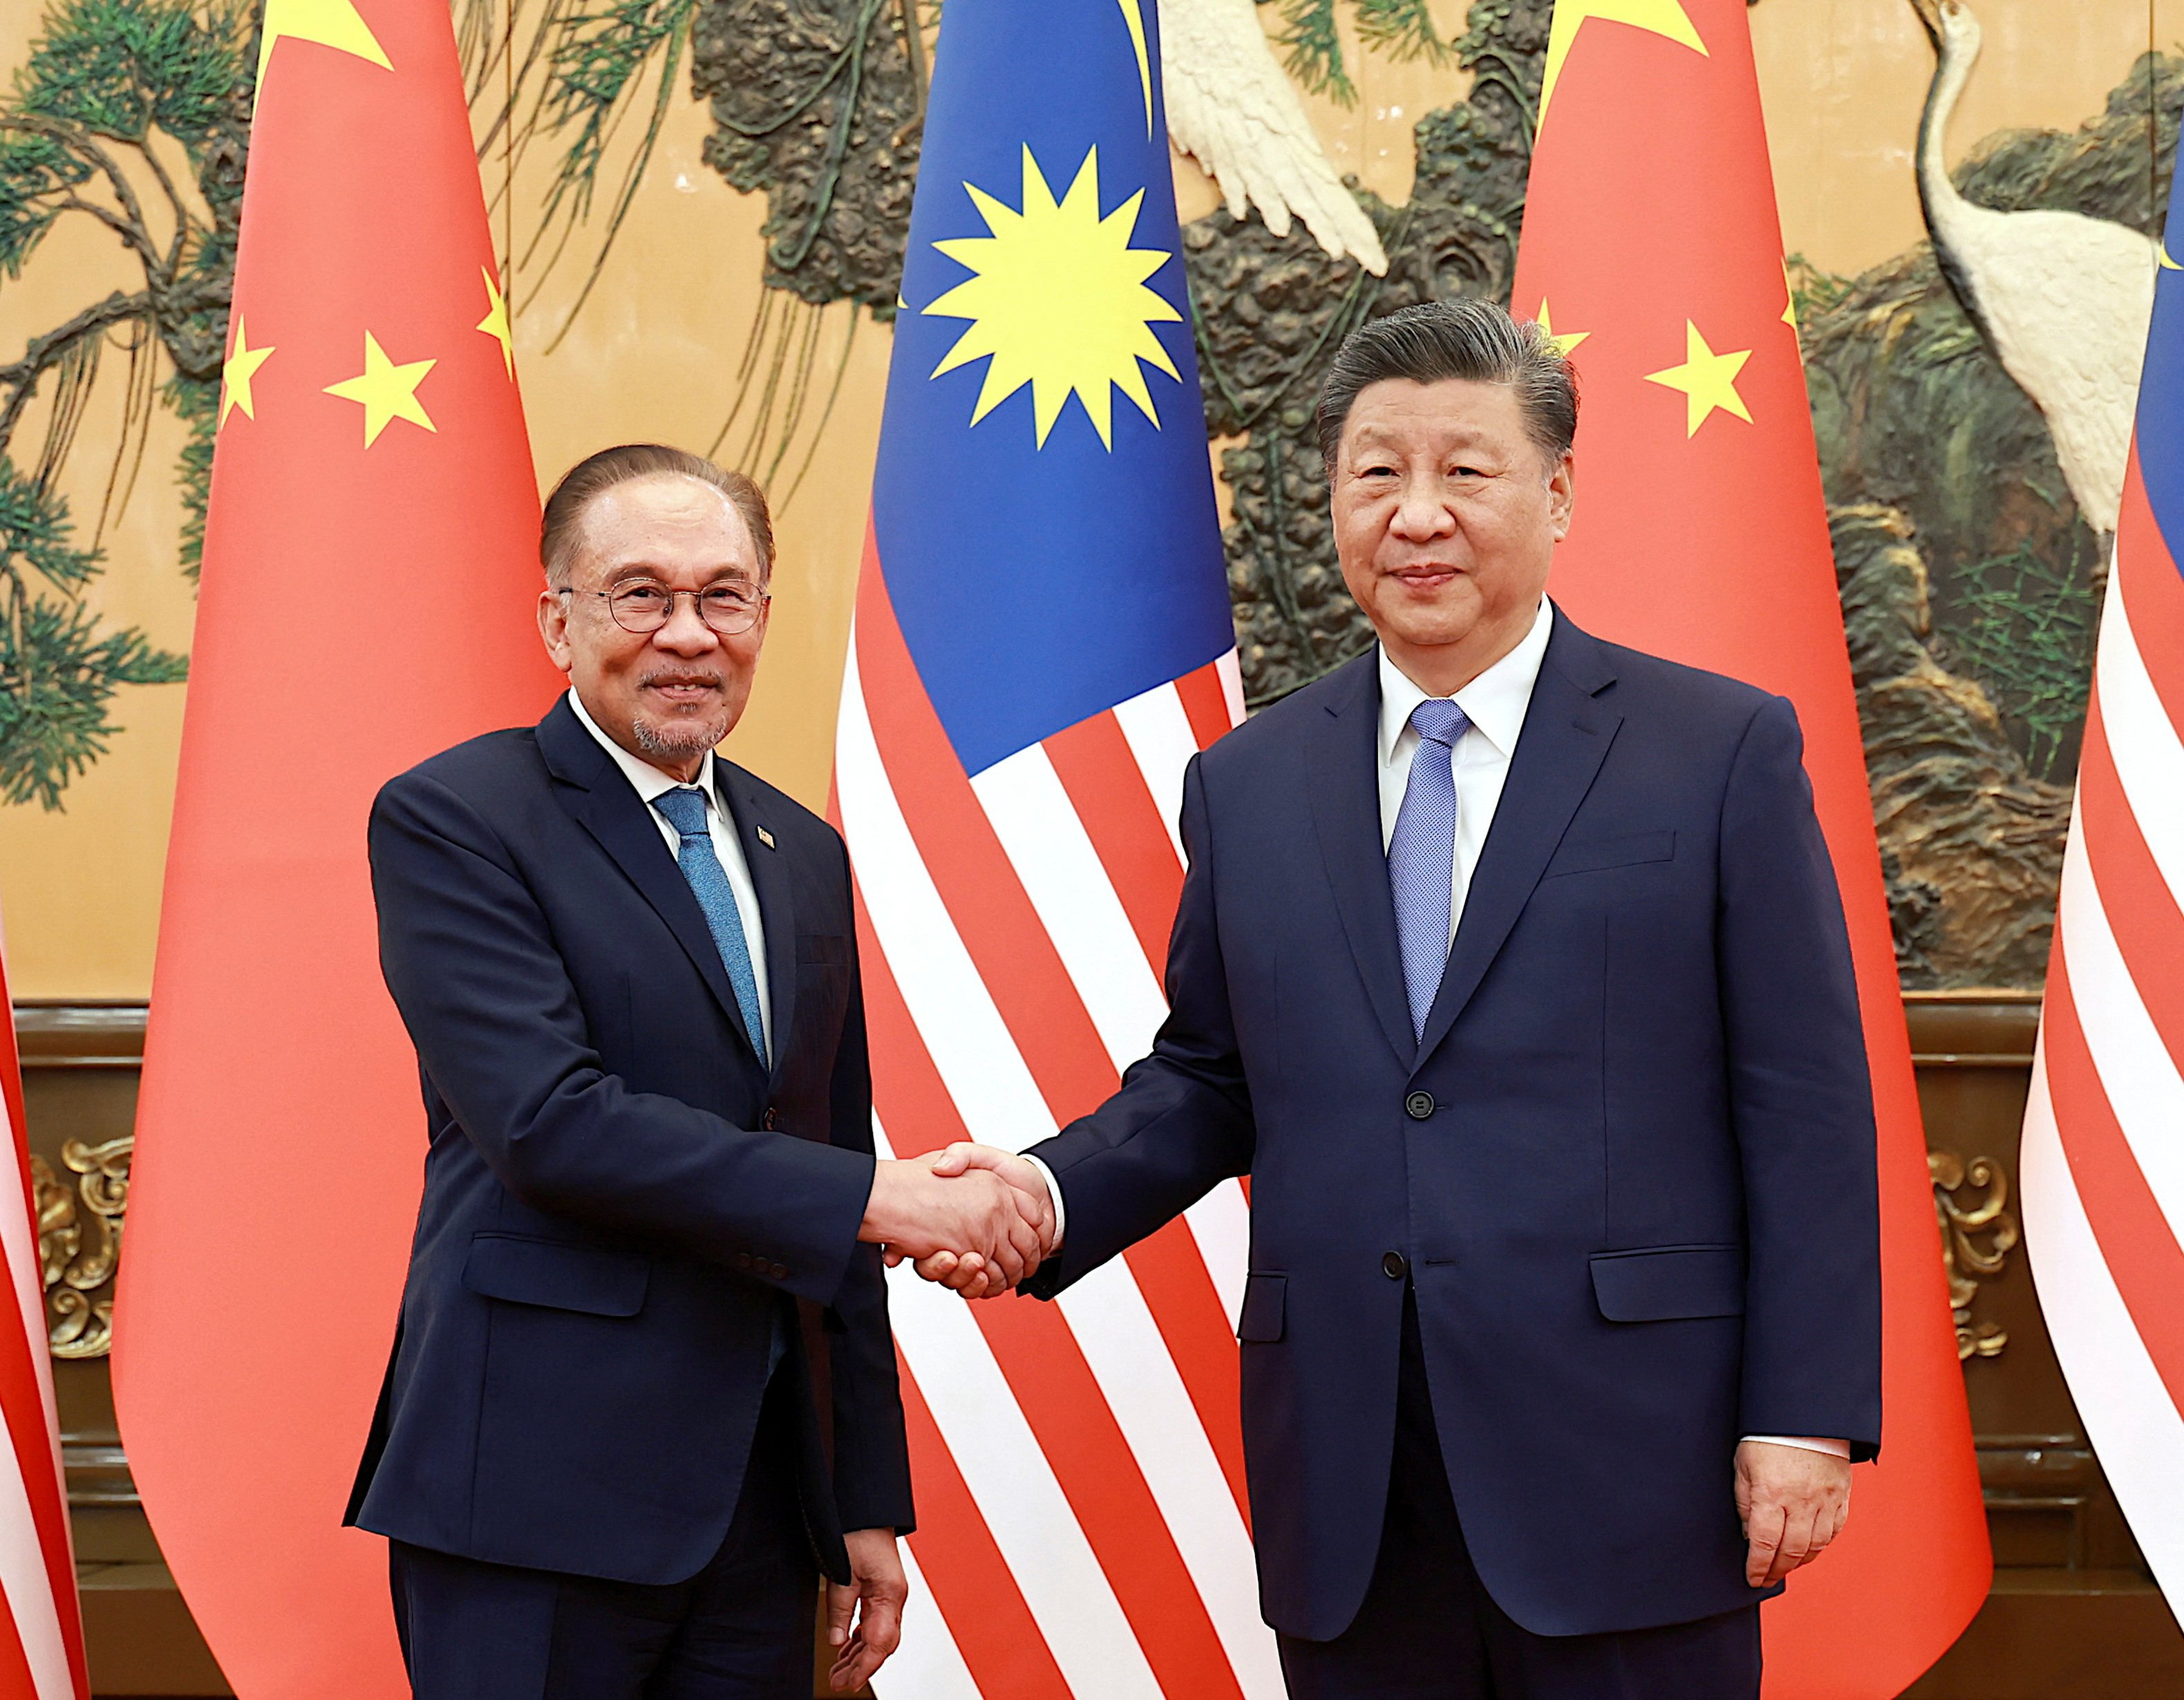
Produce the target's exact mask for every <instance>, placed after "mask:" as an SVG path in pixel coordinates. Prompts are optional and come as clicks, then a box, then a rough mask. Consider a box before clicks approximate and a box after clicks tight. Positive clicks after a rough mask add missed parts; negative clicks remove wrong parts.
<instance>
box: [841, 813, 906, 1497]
mask: <svg viewBox="0 0 2184 1700" xmlns="http://www.w3.org/2000/svg"><path fill="white" fill-rule="evenodd" d="M842 883H843V895H842V907H843V913H844V915H853V914H854V913H855V909H854V906H853V902H854V900H853V899H852V897H851V895H850V889H849V862H848V857H847V854H846V853H844V858H843V879H842ZM831 1098H832V1102H831V1106H830V1110H831V1114H832V1117H833V1142H834V1144H835V1145H837V1146H838V1147H840V1148H841V1149H842V1150H844V1151H857V1152H861V1153H862V1154H864V1155H865V1156H866V1157H870V1156H872V1067H871V1062H870V1059H869V1056H868V1054H867V1051H866V1039H865V998H864V975H863V973H862V970H861V968H860V967H859V966H858V962H857V954H856V940H855V938H854V937H852V938H851V939H850V1003H849V1012H848V1014H847V1015H846V1016H845V1017H844V1019H843V1023H842V1037H841V1040H840V1043H839V1044H838V1045H837V1046H836V1048H835V1051H834V1078H833V1085H832V1088H831ZM834 1314H835V1316H836V1317H837V1318H838V1319H839V1323H840V1326H839V1328H838V1329H836V1330H834V1331H833V1332H832V1333H831V1334H830V1335H829V1340H828V1346H829V1358H830V1362H831V1363H832V1366H833V1374H832V1385H833V1399H834V1501H835V1504H836V1506H837V1508H838V1509H839V1511H840V1513H841V1519H842V1527H843V1529H844V1530H859V1529H892V1530H894V1531H895V1533H897V1534H898V1535H907V1534H909V1533H910V1532H911V1529H912V1528H913V1527H914V1526H915V1524H916V1522H917V1515H916V1513H915V1512H914V1511H913V1509H912V1508H911V1493H910V1443H909V1441H908V1440H907V1438H906V1437H905V1434H904V1430H903V1420H902V1389H901V1387H900V1384H899V1383H898V1381H897V1380H896V1374H895V1356H894V1331H893V1329H892V1328H891V1327H890V1326H889V1321H888V1294H887V1272H886V1267H885V1265H884V1264H883V1262H882V1261H881V1257H880V1248H879V1247H878V1246H858V1247H857V1248H856V1250H855V1251H853V1252H852V1253H851V1254H850V1267H849V1268H848V1271H847V1272H846V1273H845V1274H844V1276H843V1278H842V1286H841V1290H840V1292H839V1294H838V1296H836V1298H835V1301H834Z"/></svg>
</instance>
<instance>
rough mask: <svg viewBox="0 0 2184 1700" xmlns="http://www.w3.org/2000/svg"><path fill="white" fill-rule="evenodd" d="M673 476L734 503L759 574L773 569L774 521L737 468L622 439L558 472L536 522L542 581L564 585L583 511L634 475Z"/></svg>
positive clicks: (685, 451) (760, 494) (660, 445)
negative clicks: (755, 551)
mask: <svg viewBox="0 0 2184 1700" xmlns="http://www.w3.org/2000/svg"><path fill="white" fill-rule="evenodd" d="M662 475H672V476H674V477H680V478H693V479H695V480H696V481H697V482H699V483H700V484H705V485H709V486H710V487H711V488H714V489H716V490H718V491H719V492H720V493H721V494H722V495H723V496H726V497H727V499H728V500H729V501H730V502H732V503H733V504H734V505H735V510H736V511H737V512H738V513H739V514H741V515H742V516H743V517H744V524H745V525H747V526H749V527H750V534H751V542H752V543H755V544H756V545H757V548H758V561H759V576H760V578H761V579H765V578H769V577H772V573H773V519H772V516H771V515H770V514H769V513H768V512H767V511H766V492H765V491H763V490H761V489H760V488H759V487H758V486H757V485H756V484H755V483H753V482H751V481H750V480H749V478H746V477H744V475H743V474H742V473H740V472H731V471H728V470H727V468H726V467H722V466H716V465H714V464H713V463H712V462H711V461H710V460H707V459H706V458H705V456H704V455H702V454H692V453H691V452H690V451H689V450H688V449H670V448H668V447H667V446H666V444H665V443H622V444H621V445H620V446H619V447H617V448H614V449H601V450H599V453H598V454H592V455H588V456H586V457H585V458H584V459H583V460H579V461H578V462H577V464H576V465H573V466H571V468H570V469H569V470H568V471H565V472H564V473H563V474H562V475H561V482H560V483H558V484H556V485H555V486H554V493H553V494H552V495H550V496H549V497H548V498H547V499H546V512H545V514H544V516H543V518H542V519H541V520H540V521H539V526H538V564H539V565H540V566H543V567H544V568H545V569H546V582H548V583H549V584H553V585H565V584H566V583H567V582H569V572H570V569H571V567H572V566H575V564H576V559H577V543H579V542H580V541H581V539H582V530H583V521H584V510H586V509H587V508H588V507H589V506H591V504H592V503H593V501H594V500H595V499H597V498H599V497H600V496H603V495H604V494H605V493H607V492H608V491H610V490H611V489H613V488H615V487H616V485H617V484H627V483H628V482H631V481H632V479H636V478H656V477H661V476H662Z"/></svg>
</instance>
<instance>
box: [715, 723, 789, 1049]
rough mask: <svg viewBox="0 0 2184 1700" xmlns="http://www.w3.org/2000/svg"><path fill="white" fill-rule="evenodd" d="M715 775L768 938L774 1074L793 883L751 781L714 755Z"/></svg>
mask: <svg viewBox="0 0 2184 1700" xmlns="http://www.w3.org/2000/svg"><path fill="white" fill-rule="evenodd" d="M713 772H714V775H715V783H717V784H718V785H719V787H720V789H721V794H722V796H723V797H724V798H725V799H726V800H727V805H728V813H729V815H730V817H732V818H733V820H734V822H735V823H736V841H737V842H738V844H741V845H742V846H743V849H744V865H745V866H746V867H749V869H750V872H751V883H752V884H753V885H754V886H755V887H756V888H757V890H758V916H759V924H760V928H762V930H763V931H764V932H765V934H766V1001H767V1003H768V1005H769V1006H771V1008H770V1011H769V1012H770V1013H771V1014H772V1017H773V1069H774V1071H775V1072H776V1073H779V1071H780V1068H781V1059H782V1058H783V1057H784V1056H787V1055H788V1037H789V1034H790V1031H791V1023H794V1020H795V1019H796V897H795V892H794V882H793V881H792V880H791V879H790V878H789V870H788V863H787V862H786V861H784V860H783V857H782V855H781V852H780V850H778V849H777V848H776V843H775V841H774V840H773V835H772V828H770V827H769V826H768V823H767V822H766V820H765V819H764V818H763V813H762V805H761V804H760V799H759V793H758V787H757V785H756V783H755V782H754V781H753V780H752V778H751V776H750V775H749V774H748V773H746V772H744V770H743V769H742V768H740V767H738V766H736V765H735V764H734V763H733V762H731V761H724V760H722V759H721V757H719V756H717V755H716V756H715V757H714V758H713ZM760 828H767V836H766V838H765V839H761V838H760V837H759V830H760Z"/></svg>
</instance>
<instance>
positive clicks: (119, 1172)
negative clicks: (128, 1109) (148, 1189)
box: [31, 1134, 136, 1357]
mask: <svg viewBox="0 0 2184 1700" xmlns="http://www.w3.org/2000/svg"><path fill="white" fill-rule="evenodd" d="M134 1151H136V1140H135V1138H134V1137H133V1136H131V1135H128V1134H124V1135H123V1136H122V1137H121V1138H120V1139H118V1140H107V1141H105V1142H104V1143H103V1144H102V1145H86V1144H85V1143H84V1141H83V1140H70V1141H69V1142H68V1143H67V1144H66V1145H63V1146H62V1147H61V1162H63V1163H64V1164H65V1165H66V1166H67V1168H69V1170H70V1173H73V1174H75V1175H76V1176H78V1177H79V1179H77V1181H76V1183H75V1185H74V1186H70V1185H68V1184H65V1183H64V1182H63V1181H62V1180H61V1179H59V1178H58V1176H56V1175H55V1174H54V1173H53V1169H52V1168H51V1167H50V1166H49V1165H48V1164H47V1162H46V1160H45V1159H44V1158H43V1157H36V1156H33V1157H31V1185H32V1189H33V1190H34V1191H35V1192H36V1197H37V1206H38V1261H39V1262H40V1264H41V1265H42V1267H43V1269H44V1273H45V1284H46V1311H47V1324H46V1340H47V1345H48V1346H51V1347H52V1349H53V1356H54V1357H105V1356H106V1354H107V1353H108V1352H109V1351H110V1350H112V1348H113V1345H114V1264H115V1262H116V1260H117V1259H118V1258H119V1257H120V1255H121V1217H122V1212H123V1211H124V1210H125V1208H126V1207H127V1206H128V1202H129V1160H130V1157H131V1154H132V1153H133V1152H134Z"/></svg>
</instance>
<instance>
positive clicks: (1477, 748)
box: [1380, 596, 1554, 940]
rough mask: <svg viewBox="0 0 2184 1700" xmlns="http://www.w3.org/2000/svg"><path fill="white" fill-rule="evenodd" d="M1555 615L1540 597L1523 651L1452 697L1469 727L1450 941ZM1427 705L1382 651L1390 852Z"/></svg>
mask: <svg viewBox="0 0 2184 1700" xmlns="http://www.w3.org/2000/svg"><path fill="white" fill-rule="evenodd" d="M1553 621H1554V609H1553V606H1552V605H1551V604H1550V603H1549V602H1548V601H1547V599H1546V598H1545V597H1544V596H1543V597H1541V599H1540V611H1539V614H1538V615H1537V616H1536V617H1535V619H1534V620H1533V621H1532V628H1531V630H1530V631H1529V632H1527V633H1524V636H1523V637H1522V638H1518V640H1517V647H1516V648H1515V649H1512V650H1510V652H1509V653H1508V654H1507V655H1504V656H1502V659H1501V660H1498V661H1496V662H1495V664H1494V665H1493V666H1490V667H1489V668H1487V670H1486V671H1485V672H1483V673H1481V674H1480V675H1479V677H1477V678H1475V679H1474V680H1473V681H1472V682H1471V683H1469V684H1468V685H1466V686H1465V687H1464V688H1463V689H1462V690H1460V691H1458V692H1457V694H1455V695H1454V696H1453V697H1451V698H1449V699H1448V700H1449V701H1451V702H1453V703H1454V704H1455V705H1457V707H1458V708H1460V709H1462V710H1463V717H1464V718H1465V719H1466V720H1468V721H1469V722H1471V727H1470V729H1469V730H1468V731H1467V732H1466V733H1464V734H1463V737H1461V738H1459V739H1457V741H1456V752H1455V759H1454V761H1453V762H1452V763H1451V766H1452V767H1453V768H1454V770H1455V774H1456V857H1455V865H1454V867H1451V869H1450V874H1451V880H1452V884H1453V889H1452V891H1451V894H1450V898H1449V905H1448V936H1449V938H1450V939H1451V940H1453V939H1455V937H1456V925H1457V922H1459V921H1461V920H1463V900H1464V896H1465V895H1466V894H1467V893H1468V891H1469V890H1470V889H1471V875H1472V871H1473V870H1474V869H1475V868H1476V867H1478V866H1479V851H1480V850H1483V849H1484V848H1485V844H1486V833H1487V831H1488V829H1489V828H1491V827H1492V826H1493V824H1494V811H1495V808H1496V805H1498V804H1499V803H1500V802H1501V800H1502V782H1503V781H1504V780H1506V779H1507V778H1508V777H1509V758H1510V757H1511V756H1512V755H1515V754H1516V752H1517V739H1518V736H1519V734H1521V733H1523V732H1524V714H1525V711H1527V710H1528V709H1529V708H1530V707H1531V705H1532V687H1533V686H1534V685H1535V683H1538V681H1539V677H1540V663H1541V661H1542V660H1545V659H1546V653H1547V638H1548V636H1549V634H1550V633H1551V632H1552V629H1553ZM1425 700H1426V693H1425V692H1424V691H1423V690H1421V689H1420V688H1418V686H1417V685H1415V684H1413V683H1412V682H1411V679H1410V677H1409V676H1408V675H1407V674H1406V673H1405V672H1403V671H1402V669H1401V668H1400V667H1398V666H1396V664H1395V663H1394V662H1393V661H1391V660H1389V659H1388V652H1387V650H1386V649H1382V650H1381V651H1380V848H1381V849H1382V850H1386V849H1387V848H1388V842H1389V840H1390V839H1393V838H1394V837H1395V835H1396V815H1397V814H1398V813H1399V812H1401V809H1402V806H1403V791H1404V789H1405V788H1406V787H1407V786H1408V785H1409V784H1410V783H1411V762H1412V760H1413V759H1414V758H1415V757H1416V756H1417V755H1418V745H1419V744H1421V743H1422V742H1423V741H1424V740H1423V739H1420V737H1419V736H1418V728H1417V727H1414V726H1412V724H1411V716H1412V715H1413V714H1415V713H1417V712H1418V705H1419V704H1420V703H1422V702H1424V701H1425Z"/></svg>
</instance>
